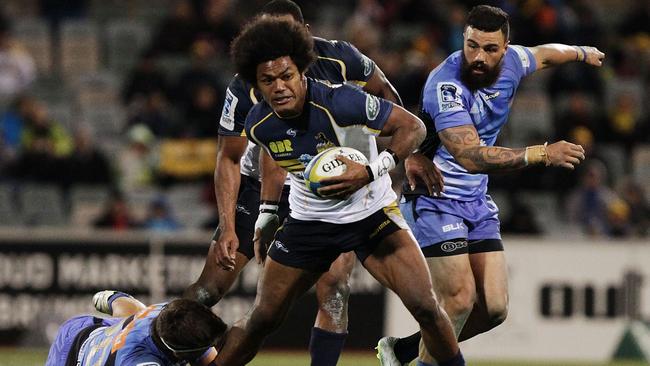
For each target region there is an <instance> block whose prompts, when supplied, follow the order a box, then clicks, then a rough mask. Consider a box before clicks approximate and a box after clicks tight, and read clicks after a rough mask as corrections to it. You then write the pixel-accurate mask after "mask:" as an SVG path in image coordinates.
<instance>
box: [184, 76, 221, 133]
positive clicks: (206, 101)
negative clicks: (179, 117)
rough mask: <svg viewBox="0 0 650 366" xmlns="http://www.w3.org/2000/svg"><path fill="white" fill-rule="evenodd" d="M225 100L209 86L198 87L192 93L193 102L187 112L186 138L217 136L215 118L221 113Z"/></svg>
mask: <svg viewBox="0 0 650 366" xmlns="http://www.w3.org/2000/svg"><path fill="white" fill-rule="evenodd" d="M222 100H223V98H222V97H221V95H220V94H219V93H218V92H217V89H216V88H215V87H214V86H212V85H209V84H203V85H200V86H198V87H197V88H195V89H194V90H193V91H192V102H191V103H190V105H188V106H187V108H186V110H185V124H184V125H183V133H182V135H183V136H184V137H199V138H201V137H205V138H211V137H214V136H216V135H217V123H215V118H216V117H215V116H219V113H220V112H221V101H222Z"/></svg>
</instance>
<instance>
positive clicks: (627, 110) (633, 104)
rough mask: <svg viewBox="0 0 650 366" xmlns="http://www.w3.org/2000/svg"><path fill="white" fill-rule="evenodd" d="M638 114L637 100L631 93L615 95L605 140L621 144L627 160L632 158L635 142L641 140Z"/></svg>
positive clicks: (638, 105)
mask: <svg viewBox="0 0 650 366" xmlns="http://www.w3.org/2000/svg"><path fill="white" fill-rule="evenodd" d="M640 112H641V111H640V103H639V100H638V98H635V97H634V95H632V94H631V93H620V94H619V95H617V96H616V99H615V101H614V106H613V107H612V109H611V110H610V112H609V119H608V126H607V130H608V131H607V132H608V133H607V136H608V138H607V140H608V141H613V142H620V143H623V146H624V147H625V150H626V152H627V156H628V158H630V157H631V156H632V149H633V148H634V145H635V142H637V141H638V140H640V139H641V136H639V132H640V131H641V126H640V125H641V124H640V123H639V118H640V115H641V113H640Z"/></svg>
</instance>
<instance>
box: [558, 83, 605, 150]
mask: <svg viewBox="0 0 650 366" xmlns="http://www.w3.org/2000/svg"><path fill="white" fill-rule="evenodd" d="M567 101H568V103H567V107H566V110H565V111H564V112H562V113H560V114H559V116H558V117H557V119H556V121H555V132H556V136H555V137H556V139H557V140H569V138H570V135H571V132H572V131H574V130H575V129H576V127H583V128H586V129H588V130H589V132H590V133H591V134H592V135H594V136H595V137H596V138H598V137H600V138H601V139H602V138H603V136H604V135H605V132H604V131H603V128H602V122H601V121H600V120H599V118H598V117H597V113H596V111H595V110H594V107H593V106H592V104H591V103H590V100H589V97H588V96H587V95H586V94H584V93H580V92H574V93H571V94H570V95H568V96H567Z"/></svg>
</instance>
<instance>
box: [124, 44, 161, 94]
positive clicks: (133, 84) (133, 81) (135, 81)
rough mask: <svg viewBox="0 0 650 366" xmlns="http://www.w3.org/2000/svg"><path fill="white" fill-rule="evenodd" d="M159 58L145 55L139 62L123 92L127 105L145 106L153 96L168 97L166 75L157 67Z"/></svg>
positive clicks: (150, 53)
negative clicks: (159, 94)
mask: <svg viewBox="0 0 650 366" xmlns="http://www.w3.org/2000/svg"><path fill="white" fill-rule="evenodd" d="M156 61H157V57H156V56H155V55H154V54H153V53H152V52H147V53H145V54H144V55H143V56H142V58H141V59H140V60H139V61H138V63H137V65H136V66H135V69H134V70H133V71H132V72H131V74H130V75H129V76H128V77H127V80H128V81H127V82H126V83H125V84H124V85H126V86H125V88H124V90H123V91H122V98H123V100H124V102H125V103H126V104H127V105H130V104H131V103H137V104H143V103H144V101H145V100H147V99H148V98H149V97H150V96H151V95H152V94H155V93H162V94H163V95H167V93H168V85H167V78H166V75H165V74H164V73H163V72H161V71H160V70H159V69H158V67H157V65H156Z"/></svg>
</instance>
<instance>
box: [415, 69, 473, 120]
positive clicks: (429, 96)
mask: <svg viewBox="0 0 650 366" xmlns="http://www.w3.org/2000/svg"><path fill="white" fill-rule="evenodd" d="M430 82H431V83H432V84H431V85H427V87H425V91H424V93H423V96H422V111H421V113H422V114H426V115H428V116H429V117H430V120H432V121H434V124H435V130H436V132H438V131H442V130H444V129H446V128H450V127H456V126H462V125H468V124H472V123H473V122H472V118H471V117H470V115H469V109H468V107H467V106H468V105H469V103H468V101H467V99H466V98H467V95H468V94H469V91H468V90H467V89H465V88H463V87H462V86H461V84H460V82H458V81H457V80H455V79H450V80H444V79H443V80H431V81H430Z"/></svg>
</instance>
